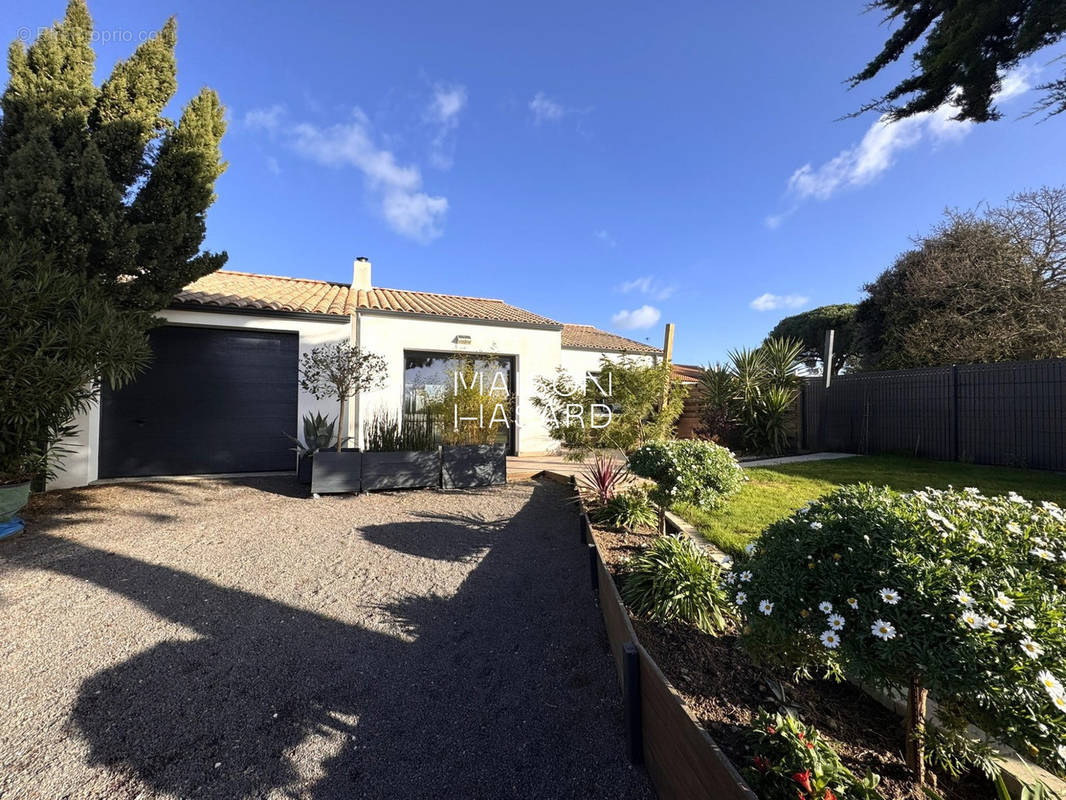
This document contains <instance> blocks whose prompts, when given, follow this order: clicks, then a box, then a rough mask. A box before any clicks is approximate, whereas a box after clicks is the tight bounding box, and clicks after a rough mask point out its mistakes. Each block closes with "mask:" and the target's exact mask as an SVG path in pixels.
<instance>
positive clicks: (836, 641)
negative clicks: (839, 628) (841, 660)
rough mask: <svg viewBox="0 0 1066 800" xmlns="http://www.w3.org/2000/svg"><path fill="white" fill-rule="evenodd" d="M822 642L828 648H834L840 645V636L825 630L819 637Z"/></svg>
mask: <svg viewBox="0 0 1066 800" xmlns="http://www.w3.org/2000/svg"><path fill="white" fill-rule="evenodd" d="M819 638H820V639H821V640H822V644H824V645H825V646H826V647H828V648H829V649H830V650H835V649H836V648H838V647H840V637H839V636H837V635H836V633H834V632H833V631H826V632H825V633H823V634H822V635H821V636H820V637H819Z"/></svg>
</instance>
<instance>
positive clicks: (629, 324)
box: [611, 305, 662, 331]
mask: <svg viewBox="0 0 1066 800" xmlns="http://www.w3.org/2000/svg"><path fill="white" fill-rule="evenodd" d="M661 316H662V313H661V312H660V311H659V309H657V308H655V307H654V306H648V305H644V306H641V307H640V308H635V309H633V310H632V311H625V310H622V311H619V312H618V313H617V314H614V315H612V316H611V322H612V323H614V325H615V327H617V328H621V329H622V330H627V331H631V330H634V329H636V328H650V327H651V326H652V325H654V324H655V323H656V322H658V321H659V317H661Z"/></svg>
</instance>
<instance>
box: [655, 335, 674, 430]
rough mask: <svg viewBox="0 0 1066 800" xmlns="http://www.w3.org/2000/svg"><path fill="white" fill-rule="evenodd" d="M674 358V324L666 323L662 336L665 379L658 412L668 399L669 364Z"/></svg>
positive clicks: (670, 371)
mask: <svg viewBox="0 0 1066 800" xmlns="http://www.w3.org/2000/svg"><path fill="white" fill-rule="evenodd" d="M673 357H674V323H672V322H667V323H666V333H665V334H664V336H663V363H664V364H666V367H667V368H666V378H665V379H664V380H663V399H662V402H661V403H659V409H660V411H661V410H662V409H664V408H666V403H667V401H668V400H669V399H670V380H671V378H672V377H673V375H672V370H671V369H670V364H671V362H672V359H673Z"/></svg>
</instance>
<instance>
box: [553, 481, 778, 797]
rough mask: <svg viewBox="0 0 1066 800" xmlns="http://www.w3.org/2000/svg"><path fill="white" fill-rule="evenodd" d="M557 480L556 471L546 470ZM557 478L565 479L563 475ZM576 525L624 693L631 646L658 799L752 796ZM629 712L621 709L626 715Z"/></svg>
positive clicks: (587, 531)
mask: <svg viewBox="0 0 1066 800" xmlns="http://www.w3.org/2000/svg"><path fill="white" fill-rule="evenodd" d="M546 477H551V478H552V479H553V480H558V477H562V476H558V477H556V476H549V475H546ZM560 482H566V483H570V481H568V480H565V479H564V480H563V481H560ZM581 530H582V533H583V536H584V538H585V541H586V543H587V544H588V545H591V547H590V550H591V552H590V558H592V559H593V563H594V564H595V574H596V589H597V591H598V593H599V601H600V611H601V613H602V614H603V624H604V627H605V628H606V629H607V640H608V642H609V643H610V645H611V655H612V656H613V658H614V663H615V669H616V670H617V672H618V682H619V685H620V686H621V687H622V691H623V697H624V696H625V693H626V673H625V652H624V648H625V646H626V645H627V644H629V643H632V644H633V645H634V646H635V647H636V651H637V657H638V659H639V675H640V679H639V682H640V686H639V691H640V722H639V725H640V738H641V746H642V747H641V752H642V754H643V757H644V767H645V769H646V770H647V771H648V777H649V778H650V779H651V782H652V785H653V786H654V787H655V791H656V793H657V794H658V796H659V797H660V798H661V799H662V800H697V799H700V798H708V800H709V799H710V798H713V799H714V800H758V797H757V796H756V794H755V793H754V792H753V791H752V790H751V789H750V788H749V787H748V785H747V783H745V782H744V779H743V778H742V777H741V776H740V773H739V772H737V770H736V768H735V767H734V766H733V764H732V763H731V762H730V761H729V759H728V758H727V757H726V755H725V753H723V752H722V750H721V748H719V747H718V745H717V744H716V743H715V741H714V740H713V739H712V738H711V737H710V735H709V734H708V733H707V731H705V730H704V729H703V726H702V725H700V724H699V723H698V722H697V721H696V719H695V718H694V717H693V716H692V714H691V713H689V710H688V709H687V708H686V707H685V704H684V701H683V700H682V699H681V695H680V694H679V693H678V691H677V690H676V689H675V688H674V686H673V684H672V683H670V681H669V680H668V679H667V677H666V676H665V675H664V674H663V672H662V670H661V669H659V665H658V664H656V663H655V660H654V659H653V658H652V657H651V656H650V655H649V654H648V651H647V650H645V649H644V646H643V645H642V644H641V643H640V640H639V639H638V638H637V634H636V631H635V630H634V629H633V624H632V622H631V621H630V619H629V612H628V611H626V607H625V605H624V604H623V603H622V597H621V595H620V594H619V593H618V588H617V587H616V586H615V583H614V578H612V577H611V573H610V571H609V570H608V569H607V564H606V563H605V562H604V560H603V558H602V556H601V555H600V553H599V548H598V547H596V546H595V545H596V541H595V534H594V532H593V531H592V526H591V525H590V524H589V520H588V516H587V515H586V514H584V513H582V514H581ZM629 716H630V714H628V713H627V719H628V718H629Z"/></svg>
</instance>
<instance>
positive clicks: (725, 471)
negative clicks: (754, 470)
mask: <svg viewBox="0 0 1066 800" xmlns="http://www.w3.org/2000/svg"><path fill="white" fill-rule="evenodd" d="M629 468H630V470H632V471H633V472H634V473H635V474H637V475H639V476H640V477H642V478H650V479H651V480H653V481H655V487H656V488H655V490H654V491H653V492H652V493H651V498H652V500H654V501H655V502H656V503H658V504H659V505H661V506H663V507H664V508H669V507H670V506H672V505H673V504H674V503H691V504H692V505H694V506H699V507H700V508H703V509H713V508H717V507H718V506H719V505H721V504H722V502H723V501H724V500H725V499H726V498H727V497H729V496H730V495H733V494H735V493H736V492H738V491H739V490H740V487H741V485H742V484H743V482H744V471H743V470H742V469H741V468H740V465H739V464H738V463H737V460H736V457H734V455H733V453H732V452H731V451H730V450H728V449H727V448H725V447H722V446H721V445H717V444H714V443H713V442H704V441H701V440H699V439H677V440H671V441H666V442H648V443H647V444H645V445H643V446H641V447H640V448H638V449H637V450H636V451H635V452H634V453H633V454H632V455H631V456H630V457H629Z"/></svg>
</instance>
